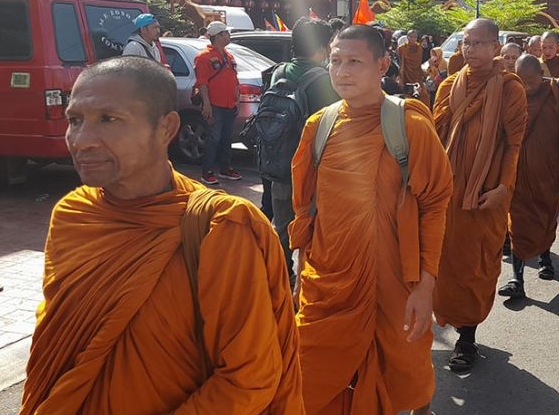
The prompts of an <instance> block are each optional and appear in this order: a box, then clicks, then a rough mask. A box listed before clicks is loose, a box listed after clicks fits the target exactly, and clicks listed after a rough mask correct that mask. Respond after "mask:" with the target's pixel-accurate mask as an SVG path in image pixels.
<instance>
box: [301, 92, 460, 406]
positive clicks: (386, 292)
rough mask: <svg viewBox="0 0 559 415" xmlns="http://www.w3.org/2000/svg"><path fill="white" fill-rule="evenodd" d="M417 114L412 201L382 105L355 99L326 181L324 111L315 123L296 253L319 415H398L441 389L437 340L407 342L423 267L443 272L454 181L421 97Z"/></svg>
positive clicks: (309, 389)
mask: <svg viewBox="0 0 559 415" xmlns="http://www.w3.org/2000/svg"><path fill="white" fill-rule="evenodd" d="M406 106H407V111H406V126H407V128H406V129H407V135H408V139H409V143H410V152H409V159H410V162H409V166H410V180H409V187H408V192H407V194H406V195H405V198H404V193H403V191H402V183H401V182H402V178H401V174H400V169H399V166H398V163H397V162H396V160H395V159H394V158H393V157H392V156H391V155H390V153H389V152H388V150H387V149H386V146H385V144H384V140H383V138H382V133H381V129H380V106H379V105H377V106H374V105H373V106H368V107H364V108H350V107H348V106H347V104H346V103H345V102H344V104H343V106H342V109H341V110H340V116H339V118H338V121H337V122H336V124H335V126H334V129H333V132H332V134H331V136H330V139H329V141H328V143H327V145H326V148H325V150H324V154H323V157H322V161H321V163H320V166H319V169H318V175H317V171H316V169H315V167H314V164H313V159H312V145H313V140H314V137H315V134H316V131H317V128H318V124H319V120H320V117H321V115H322V112H319V113H317V114H316V115H314V116H312V117H311V118H310V119H309V121H308V123H307V126H306V128H305V130H304V133H303V137H302V139H301V144H300V147H299V149H298V151H297V153H296V154H295V157H294V159H293V197H294V201H293V204H294V210H295V220H294V221H293V222H292V223H291V226H290V236H291V246H292V247H293V248H299V249H305V252H306V257H307V261H306V263H305V265H304V270H303V272H302V276H301V279H302V281H301V284H302V289H301V297H300V300H301V308H300V311H299V313H298V314H297V316H296V318H297V324H298V327H299V334H300V338H301V352H300V356H301V366H302V371H303V398H304V401H305V408H306V410H307V415H330V414H332V415H342V414H349V412H348V411H349V408H352V409H351V414H352V415H395V414H396V413H397V412H399V411H400V410H404V409H411V408H419V407H421V406H423V405H425V404H426V403H428V402H429V401H430V400H431V397H432V394H433V391H434V376H433V368H432V363H431V355H430V349H431V344H432V339H433V336H432V333H431V331H429V332H428V333H426V334H425V335H424V336H423V337H422V338H420V339H419V340H417V341H415V342H413V343H408V342H406V336H407V333H406V332H404V330H403V325H404V309H405V306H406V301H407V299H408V296H409V293H410V289H411V287H412V285H413V283H414V282H417V281H419V275H420V268H421V269H423V270H425V271H427V272H429V273H431V274H433V275H436V274H437V273H438V263H439V256H440V250H441V244H442V238H443V229H444V218H445V211H446V206H447V204H448V200H449V198H450V194H451V192H452V189H451V182H452V177H451V172H450V166H449V163H448V160H447V158H446V156H445V154H444V150H443V148H442V147H441V145H440V143H439V140H438V137H437V135H436V132H435V128H434V125H433V122H432V118H431V115H430V112H429V110H428V109H427V108H426V107H425V106H424V105H423V104H421V103H420V102H418V101H415V100H408V101H407V103H406ZM315 190H316V194H317V199H316V200H317V202H316V206H317V212H318V213H317V216H316V217H314V218H313V217H312V216H311V215H310V214H309V206H310V204H311V198H312V196H313V194H314V193H315ZM399 240H400V241H402V243H400V244H399V243H398V241H399ZM401 252H403V255H401V254H400V253H401ZM354 375H357V377H358V380H357V382H356V385H355V391H354V393H350V392H349V389H348V385H349V384H350V382H352V379H354ZM344 411H345V412H344Z"/></svg>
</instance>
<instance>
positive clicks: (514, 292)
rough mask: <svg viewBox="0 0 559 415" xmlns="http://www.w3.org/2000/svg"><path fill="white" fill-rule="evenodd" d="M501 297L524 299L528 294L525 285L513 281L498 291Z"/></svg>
mask: <svg viewBox="0 0 559 415" xmlns="http://www.w3.org/2000/svg"><path fill="white" fill-rule="evenodd" d="M498 293H499V295H500V296H501V297H510V298H524V297H526V292H525V291H524V283H522V282H520V281H517V280H511V281H509V282H507V283H506V284H505V285H503V286H502V287H501V288H499V291H498Z"/></svg>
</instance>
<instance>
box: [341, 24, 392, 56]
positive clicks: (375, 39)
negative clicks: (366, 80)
mask: <svg viewBox="0 0 559 415" xmlns="http://www.w3.org/2000/svg"><path fill="white" fill-rule="evenodd" d="M336 39H340V40H343V39H346V40H364V41H365V42H367V46H368V47H369V50H370V51H371V52H373V56H374V58H375V59H379V58H382V57H384V56H385V55H386V47H385V43H384V33H383V32H381V31H380V30H378V29H376V28H374V27H370V26H367V25H354V26H350V27H348V28H346V29H344V30H342V31H341V32H340V33H338V35H337V36H336Z"/></svg>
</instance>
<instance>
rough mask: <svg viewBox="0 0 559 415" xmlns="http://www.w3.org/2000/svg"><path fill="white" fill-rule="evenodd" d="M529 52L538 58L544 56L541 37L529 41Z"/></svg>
mask: <svg viewBox="0 0 559 415" xmlns="http://www.w3.org/2000/svg"><path fill="white" fill-rule="evenodd" d="M527 52H528V53H529V54H530V55H534V56H535V57H536V58H540V57H541V56H542V42H541V39H537V40H536V41H533V42H530V43H528V48H527Z"/></svg>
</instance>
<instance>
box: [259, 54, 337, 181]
mask: <svg viewBox="0 0 559 415" xmlns="http://www.w3.org/2000/svg"><path fill="white" fill-rule="evenodd" d="M286 65H287V64H283V65H281V66H279V67H278V69H277V71H278V72H277V76H276V79H277V80H276V82H275V83H274V84H273V85H272V86H271V87H270V88H269V89H268V90H267V91H266V92H265V93H264V95H263V96H262V98H261V100H260V106H259V107H258V112H257V113H256V117H255V120H254V125H255V127H256V131H257V137H258V138H257V145H258V167H259V169H260V173H261V174H262V176H263V177H264V178H266V179H268V180H272V181H277V182H284V183H290V182H291V160H292V159H293V156H294V155H295V151H296V150H297V147H298V146H299V140H300V139H301V133H302V131H303V127H304V126H305V122H306V121H307V118H309V116H310V115H311V114H309V107H308V102H307V95H306V90H307V88H308V87H309V86H310V85H311V84H312V83H313V82H314V81H316V80H318V79H319V78H322V77H323V76H328V71H327V70H326V69H325V68H322V67H316V68H312V69H309V70H308V71H307V72H305V74H304V75H303V76H302V77H301V78H300V79H299V81H298V82H293V81H290V80H288V79H286V78H285V68H286Z"/></svg>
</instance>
